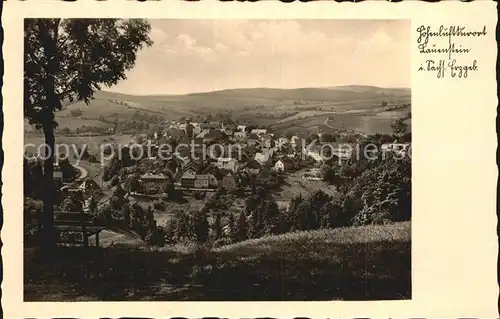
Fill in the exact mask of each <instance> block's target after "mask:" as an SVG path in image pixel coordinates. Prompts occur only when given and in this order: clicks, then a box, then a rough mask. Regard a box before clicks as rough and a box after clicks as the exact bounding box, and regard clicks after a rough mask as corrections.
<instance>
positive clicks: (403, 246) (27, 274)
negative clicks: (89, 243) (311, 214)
mask: <svg viewBox="0 0 500 319" xmlns="http://www.w3.org/2000/svg"><path fill="white" fill-rule="evenodd" d="M410 238H411V225H410V223H400V224H392V225H381V226H365V227H358V228H346V229H331V230H319V231H311V232H298V233H290V234H285V235H280V236H273V237H267V238H261V239H256V240H248V241H245V242H242V243H238V244H234V245H230V246H225V247H221V248H219V249H216V250H213V251H209V250H205V249H202V250H197V251H190V252H189V251H186V250H179V249H174V248H173V247H172V248H164V249H162V250H161V251H146V250H142V251H138V250H126V249H118V248H114V249H113V248H108V249H90V250H87V251H82V250H80V249H60V250H59V251H58V252H57V253H58V254H60V255H61V256H64V258H63V257H60V258H57V256H55V257H54V256H50V257H48V256H41V255H37V254H32V255H31V257H30V258H29V259H28V258H27V254H25V258H26V262H25V269H24V282H25V286H24V287H25V290H24V294H25V300H29V301H38V300H51V301H57V300H115V301H117V300H164V301H166V300H168V301H176V300H190V301H195V300H219V301H220V300H228V301H229V300H234V301H238V300H254V301H259V300H268V301H273V300H295V301H304V300H384V299H408V298H411V241H410Z"/></svg>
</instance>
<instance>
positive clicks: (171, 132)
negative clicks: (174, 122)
mask: <svg viewBox="0 0 500 319" xmlns="http://www.w3.org/2000/svg"><path fill="white" fill-rule="evenodd" d="M167 136H168V137H171V138H174V139H179V138H181V137H183V136H186V132H184V131H183V130H179V129H178V128H170V129H168V130H167Z"/></svg>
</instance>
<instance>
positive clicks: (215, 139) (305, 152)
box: [54, 120, 410, 212]
mask: <svg viewBox="0 0 500 319" xmlns="http://www.w3.org/2000/svg"><path fill="white" fill-rule="evenodd" d="M227 122H228V121H226V123H225V122H224V121H221V122H217V121H208V120H207V121H205V122H202V123H198V122H191V121H189V120H184V121H166V122H165V123H160V124H159V125H158V126H157V128H156V129H155V130H154V132H152V133H151V132H150V133H148V134H137V135H135V136H134V137H133V138H131V140H130V141H129V143H128V145H125V146H123V145H122V146H120V145H114V146H113V147H115V148H116V149H115V150H114V152H115V156H114V157H119V156H116V155H117V154H119V155H120V156H123V154H122V153H120V152H123V150H124V149H127V150H128V151H129V152H130V153H131V154H127V156H126V157H133V155H134V154H132V153H134V151H136V150H137V149H138V148H142V149H141V152H140V153H141V155H142V156H141V157H140V158H138V159H136V160H132V161H129V163H128V164H124V163H125V162H126V161H124V160H119V161H116V159H113V158H111V160H110V161H108V162H107V163H106V164H103V163H104V162H103V161H101V165H103V166H104V167H103V168H104V169H103V170H102V171H103V174H104V175H106V174H107V173H106V170H108V171H109V170H110V168H112V166H113V164H116V163H117V162H119V163H120V164H118V166H119V167H118V168H117V169H114V170H113V169H112V170H113V171H114V172H113V173H112V174H108V175H113V174H114V175H113V176H108V177H107V178H106V177H104V180H107V181H108V182H109V183H108V185H107V187H105V185H104V183H103V182H102V177H101V178H100V179H101V182H100V183H99V182H96V181H95V180H94V179H93V178H91V177H88V176H81V175H82V174H81V172H78V170H77V169H75V172H76V174H75V177H76V176H78V174H80V176H79V178H75V179H74V180H73V181H72V180H71V179H70V180H68V179H63V174H62V172H61V165H59V164H58V163H56V165H55V169H54V179H55V181H56V185H60V191H61V192H63V194H69V193H80V197H81V200H82V201H83V203H84V206H83V207H84V208H83V209H84V210H85V211H86V212H89V210H91V209H92V207H90V208H89V203H91V202H92V201H93V200H96V199H97V200H98V201H101V202H106V201H109V199H110V198H109V197H111V196H112V191H111V190H112V189H115V188H116V186H117V185H119V187H120V188H122V189H123V190H124V192H125V193H126V194H127V196H130V197H131V198H135V197H136V198H140V199H141V200H143V201H144V200H151V201H152V200H155V199H165V200H167V199H168V198H169V194H168V192H169V189H175V190H176V191H180V192H181V193H182V194H183V195H192V194H193V193H194V192H197V193H198V192H203V193H206V192H208V193H213V192H215V191H217V190H219V189H222V190H224V191H225V192H233V191H235V190H236V189H240V190H241V191H242V192H243V193H245V192H246V193H247V194H248V193H250V192H251V189H252V181H255V178H256V177H257V176H259V175H262V174H275V175H281V176H287V175H290V174H294V181H297V180H299V182H300V180H302V181H303V182H306V181H307V182H308V183H310V184H312V185H313V188H314V187H316V188H317V189H321V188H322V187H326V186H325V183H324V180H325V176H324V175H325V172H324V170H323V171H322V167H324V166H325V164H328V165H330V166H332V165H335V166H341V165H342V163H344V162H347V161H349V160H351V159H352V158H353V156H358V157H359V156H363V154H362V153H363V150H360V149H359V145H360V144H359V141H360V140H361V139H363V138H364V137H363V136H360V137H358V139H355V140H354V141H353V140H352V139H351V140H350V143H345V142H333V140H334V139H335V136H333V134H332V133H329V132H327V133H317V134H312V135H314V136H312V137H311V136H309V137H307V138H304V136H302V138H301V137H299V136H297V135H291V134H282V135H278V134H275V133H272V130H271V129H270V128H258V127H255V126H249V125H236V124H233V123H227ZM347 134H348V133H337V136H336V138H337V139H340V140H341V139H342V137H343V136H345V135H347ZM290 135H291V136H290ZM165 146H168V147H165ZM120 148H121V149H120ZM409 148H410V144H409V143H408V142H401V143H398V142H397V140H396V141H394V142H389V143H383V144H382V145H381V147H380V150H378V151H377V152H378V153H379V155H380V153H383V154H388V153H393V154H396V155H399V156H402V157H404V156H405V155H406V154H407V153H408V151H409ZM165 149H169V150H168V151H166V150H165ZM136 153H137V152H136ZM106 166H107V167H106ZM84 175H85V174H84ZM99 184H100V185H99ZM314 185H315V186H314ZM105 195H108V196H105ZM305 195H307V194H305ZM91 197H92V200H91V199H90V198H91ZM279 202H280V204H281V205H280V206H282V207H288V206H289V204H290V200H279Z"/></svg>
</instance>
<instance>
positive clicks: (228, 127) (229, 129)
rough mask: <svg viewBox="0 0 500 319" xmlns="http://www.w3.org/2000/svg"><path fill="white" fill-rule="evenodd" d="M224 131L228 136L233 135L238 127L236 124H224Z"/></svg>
mask: <svg viewBox="0 0 500 319" xmlns="http://www.w3.org/2000/svg"><path fill="white" fill-rule="evenodd" d="M222 130H223V131H224V133H226V134H227V135H233V133H234V131H236V126H235V125H234V124H231V123H229V124H223V125H222Z"/></svg>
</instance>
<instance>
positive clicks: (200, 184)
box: [194, 174, 218, 188]
mask: <svg viewBox="0 0 500 319" xmlns="http://www.w3.org/2000/svg"><path fill="white" fill-rule="evenodd" d="M217 186H218V182H217V179H216V178H215V176H214V175H212V174H199V175H196V176H195V179H194V187H195V188H214V187H217Z"/></svg>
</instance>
